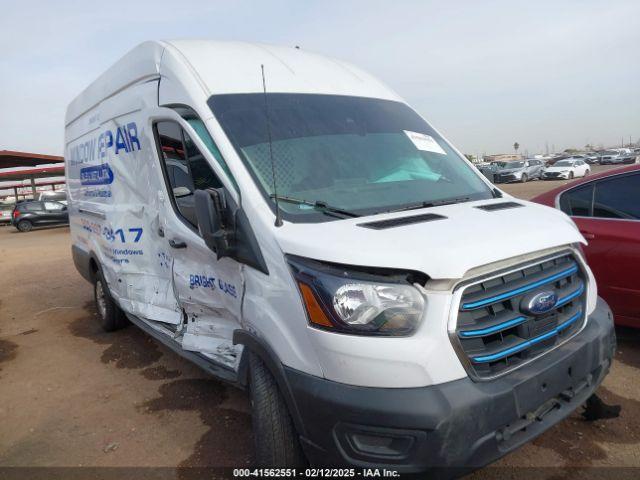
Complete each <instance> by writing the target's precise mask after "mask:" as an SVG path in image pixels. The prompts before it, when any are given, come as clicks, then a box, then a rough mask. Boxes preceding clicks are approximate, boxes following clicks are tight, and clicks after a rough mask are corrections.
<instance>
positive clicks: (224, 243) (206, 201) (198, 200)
mask: <svg viewBox="0 0 640 480" xmlns="http://www.w3.org/2000/svg"><path fill="white" fill-rule="evenodd" d="M195 206H196V218H197V220H198V230H199V231H200V235H201V236H202V238H203V240H204V243H205V244H206V245H207V247H209V248H210V249H211V250H213V251H214V252H216V254H217V256H218V258H222V257H228V256H230V254H231V250H232V245H231V241H230V239H231V237H232V232H231V231H228V230H227V228H226V227H227V225H226V219H225V216H226V210H227V208H226V207H227V203H226V198H225V194H224V189H222V188H209V189H207V190H196V191H195Z"/></svg>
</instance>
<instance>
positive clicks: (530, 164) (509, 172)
mask: <svg viewBox="0 0 640 480" xmlns="http://www.w3.org/2000/svg"><path fill="white" fill-rule="evenodd" d="M495 163H496V164H497V166H498V171H497V172H496V173H495V175H494V176H495V183H511V182H522V183H525V182H527V181H529V180H536V179H539V178H540V175H541V174H542V170H543V168H544V164H543V162H542V160H537V159H529V160H514V161H510V162H495Z"/></svg>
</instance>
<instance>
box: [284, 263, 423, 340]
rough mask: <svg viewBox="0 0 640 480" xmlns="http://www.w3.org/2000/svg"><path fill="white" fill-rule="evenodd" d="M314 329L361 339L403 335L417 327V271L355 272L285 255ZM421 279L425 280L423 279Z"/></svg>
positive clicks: (419, 313) (419, 307)
mask: <svg viewBox="0 0 640 480" xmlns="http://www.w3.org/2000/svg"><path fill="white" fill-rule="evenodd" d="M288 261H289V265H290V266H291V270H292V272H293V275H294V277H295V279H296V282H297V284H298V288H299V289H300V293H301V295H302V299H303V301H304V304H305V308H306V310H307V316H308V318H309V322H310V324H311V325H312V326H314V327H316V328H322V329H326V330H331V331H336V332H342V333H352V334H361V335H385V336H403V335H410V334H411V333H413V331H414V330H415V329H416V327H417V326H418V324H419V323H420V319H421V318H422V312H423V310H424V297H423V295H422V294H421V293H420V292H419V291H418V289H417V288H416V287H414V286H413V283H414V282H417V281H420V283H423V281H424V280H426V277H425V276H424V275H422V274H420V273H417V272H406V271H405V272H399V271H391V270H386V269H384V271H383V270H380V269H378V270H377V271H376V274H372V273H368V272H365V271H354V270H351V269H349V268H348V267H342V266H338V265H328V264H325V263H322V262H317V261H314V260H309V259H303V258H300V257H291V256H290V257H288ZM421 277H424V278H421Z"/></svg>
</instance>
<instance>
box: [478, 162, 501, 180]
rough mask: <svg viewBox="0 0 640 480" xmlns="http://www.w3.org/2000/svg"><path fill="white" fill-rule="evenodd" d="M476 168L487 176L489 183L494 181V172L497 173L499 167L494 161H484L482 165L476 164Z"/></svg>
mask: <svg viewBox="0 0 640 480" xmlns="http://www.w3.org/2000/svg"><path fill="white" fill-rule="evenodd" d="M477 167H478V170H480V172H481V173H482V174H483V175H484V176H485V177H487V179H488V180H489V181H490V182H491V183H495V182H496V179H495V177H496V174H497V173H498V171H499V170H500V168H499V167H498V165H496V164H495V163H485V164H482V165H478V166H477Z"/></svg>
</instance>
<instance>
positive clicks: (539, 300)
mask: <svg viewBox="0 0 640 480" xmlns="http://www.w3.org/2000/svg"><path fill="white" fill-rule="evenodd" d="M557 303H558V296H557V295H556V293H555V292H554V291H552V290H545V291H544V292H538V293H536V294H535V295H534V296H533V297H530V298H529V299H528V301H526V304H525V305H524V307H525V310H527V312H529V313H532V314H534V315H542V314H543V313H547V312H548V311H550V310H552V309H553V307H555V306H556V304H557Z"/></svg>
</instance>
